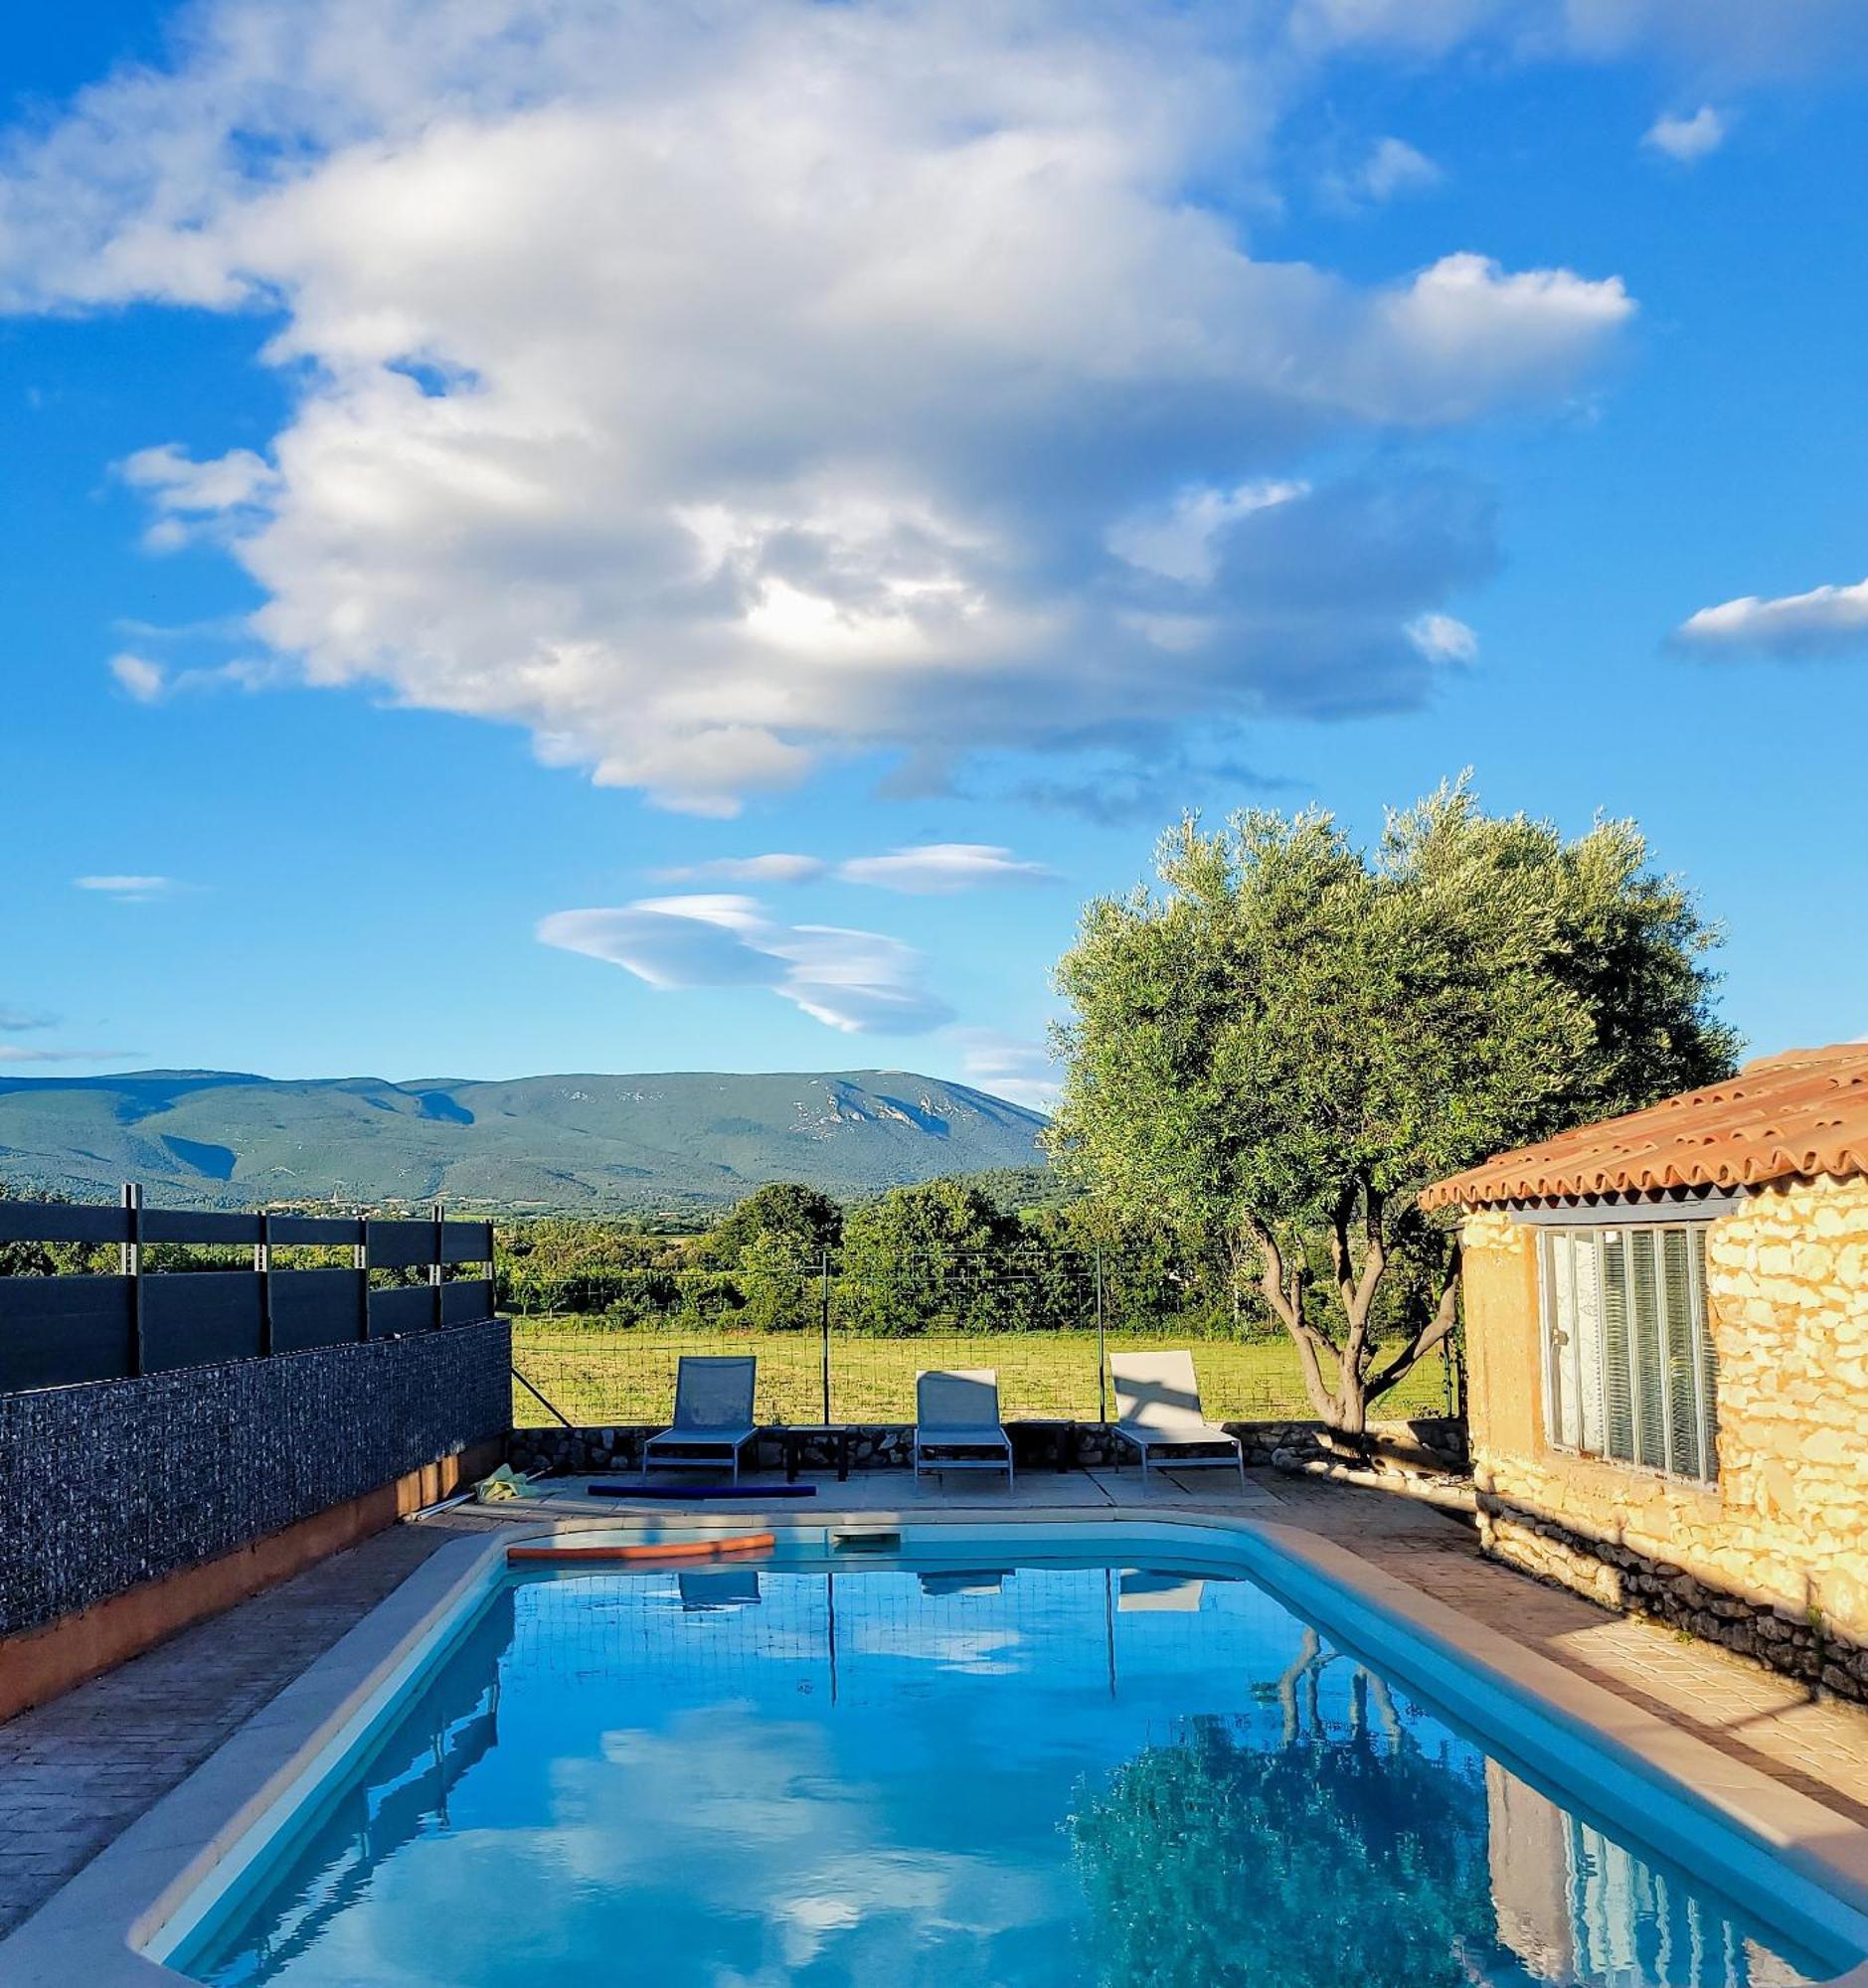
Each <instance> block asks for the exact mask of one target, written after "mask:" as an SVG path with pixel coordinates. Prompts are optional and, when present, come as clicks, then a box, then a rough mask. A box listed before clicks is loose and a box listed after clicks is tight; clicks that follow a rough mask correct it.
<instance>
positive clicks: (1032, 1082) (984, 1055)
mask: <svg viewBox="0 0 1868 1988" xmlns="http://www.w3.org/2000/svg"><path fill="white" fill-rule="evenodd" d="M946 1040H947V1041H948V1042H950V1043H952V1044H954V1045H955V1046H956V1047H957V1049H958V1050H959V1052H960V1070H961V1074H962V1075H963V1076H964V1077H965V1078H966V1080H967V1081H968V1082H969V1083H976V1084H977V1085H978V1086H979V1087H980V1089H982V1090H989V1091H991V1092H992V1093H993V1094H994V1095H995V1096H997V1097H1009V1098H1010V1099H1011V1101H1012V1102H1013V1103H1014V1104H1024V1105H1028V1106H1029V1107H1030V1108H1031V1109H1032V1110H1034V1111H1049V1110H1051V1109H1052V1107H1053V1106H1054V1105H1055V1104H1056V1103H1057V1097H1058V1089H1059V1086H1060V1084H1061V1083H1062V1080H1063V1078H1062V1074H1061V1073H1060V1072H1059V1070H1058V1067H1057V1065H1056V1063H1055V1062H1054V1061H1053V1060H1052V1057H1051V1052H1050V1050H1049V1049H1048V1048H1047V1047H1046V1046H1045V1045H1044V1044H1043V1043H1037V1042H1030V1041H1028V1040H1026V1039H1025V1038H1023V1037H1020V1036H1011V1035H1007V1034H1005V1033H1004V1032H1003V1031H1002V1030H999V1029H975V1028H952V1029H948V1030H947V1031H946Z"/></svg>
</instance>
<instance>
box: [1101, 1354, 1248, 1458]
mask: <svg viewBox="0 0 1868 1988" xmlns="http://www.w3.org/2000/svg"><path fill="white" fill-rule="evenodd" d="M1109 1374H1110V1377H1111V1378H1112V1379H1113V1381H1114V1383H1115V1420H1114V1423H1113V1424H1112V1431H1113V1433H1114V1434H1116V1435H1118V1436H1120V1437H1121V1438H1122V1440H1123V1441H1124V1442H1126V1443H1128V1444H1130V1445H1132V1447H1133V1448H1134V1449H1136V1450H1137V1451H1138V1452H1139V1453H1140V1456H1141V1481H1142V1482H1143V1483H1144V1484H1145V1483H1146V1482H1147V1481H1148V1466H1149V1465H1150V1464H1158V1463H1165V1462H1169V1461H1172V1462H1174V1463H1176V1464H1180V1465H1183V1466H1186V1467H1188V1468H1191V1467H1192V1466H1193V1465H1195V1464H1200V1463H1220V1464H1224V1465H1225V1466H1226V1468H1227V1469H1228V1470H1237V1471H1238V1472H1239V1481H1240V1483H1241V1484H1244V1483H1245V1481H1246V1455H1245V1451H1244V1449H1243V1448H1241V1446H1240V1442H1239V1438H1238V1437H1237V1436H1236V1435H1233V1434H1231V1433H1230V1432H1229V1431H1228V1430H1226V1429H1223V1428H1221V1427H1220V1425H1219V1424H1218V1423H1217V1422H1210V1421H1208V1420H1207V1418H1206V1417H1205V1416H1204V1415H1203V1414H1202V1413H1201V1412H1200V1384H1199V1382H1198V1381H1196V1380H1195V1379H1194V1374H1193V1355H1192V1354H1191V1353H1188V1352H1186V1351H1184V1350H1183V1351H1179V1352H1174V1353H1111V1354H1110V1355H1109ZM1197 1451H1205V1452H1206V1453H1205V1454H1204V1455H1202V1454H1196V1453H1195V1452H1197ZM1215 1452H1217V1454H1216V1453H1215Z"/></svg>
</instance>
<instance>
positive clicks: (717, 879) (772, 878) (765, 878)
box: [654, 850, 830, 884]
mask: <svg viewBox="0 0 1868 1988" xmlns="http://www.w3.org/2000/svg"><path fill="white" fill-rule="evenodd" d="M829 867H830V866H829V865H828V864H827V863H826V862H825V861H824V860H823V858H822V857H821V856H794V855H789V854H787V853H786V852H784V851H782V850H773V851H772V852H770V854H768V855H764V856H716V857H713V858H712V859H711V860H709V861H708V862H706V863H679V864H676V865H674V866H673V867H672V868H670V869H666V870H657V871H656V872H655V873H654V874H655V876H657V877H659V878H660V879H661V881H662V882H663V883H665V884H706V883H723V884H808V883H810V882H812V881H813V880H814V879H816V878H818V877H821V876H822V875H823V874H824V872H825V871H826V870H828V869H829Z"/></svg>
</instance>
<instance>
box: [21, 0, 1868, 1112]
mask: <svg viewBox="0 0 1868 1988" xmlns="http://www.w3.org/2000/svg"><path fill="white" fill-rule="evenodd" d="M19 11H20V12H21V13H22V14H24V13H25V10H19ZM0 63H4V74H3V77H0V84H3V86H4V90H5V92H6V98H7V114H8V117H9V122H10V135H9V137H8V139H7V141H6V144H5V149H4V152H0V479H4V483H5V489H4V498H5V506H6V515H7V516H8V518H9V520H10V521H11V527H12V528H11V530H10V531H9V533H8V534H7V537H6V541H5V548H4V551H3V552H0V562H4V565H3V567H0V572H3V573H4V581H5V585H4V595H3V596H0V597H3V598H4V609H3V610H0V615H3V618H0V669H4V684H5V692H6V706H5V709H6V727H5V732H4V735H3V736H4V745H3V746H0V753H3V758H0V769H3V778H0V835H3V836H4V839H5V848H6V852H7V854H6V861H5V863H4V865H3V866H0V900H3V903H0V911H3V912H4V917H5V929H6V930H7V931H8V932H10V933H11V934H13V940H12V943H11V944H10V945H9V946H8V947H7V948H6V950H5V952H4V954H0V1063H4V1065H5V1066H6V1067H7V1069H9V1070H10V1071H12V1072H14V1073H16V1074H21V1075H45V1076H58V1075H72V1074H80V1073H84V1072H86V1071H89V1070H95V1069H107V1068H122V1067H132V1066H139V1065H144V1066H146V1065H162V1066H213V1067H222V1068H239V1069H250V1070H257V1071H261V1072H265V1073H268V1074H273V1075H279V1076H303V1075H335V1074H350V1073H370V1074H375V1075H383V1076H390V1077H418V1076H432V1075H457V1076H479V1075H484V1076H493V1075H502V1074H506V1075H511V1074H520V1073H527V1072H534V1071H545V1070H590V1069H607V1070H643V1069H669V1068H727V1069H770V1068H826V1067H859V1066H871V1065H884V1066H905V1067H909V1068H915V1069H922V1070H927V1071H932V1072H934V1073H936V1074H940V1075H946V1076H954V1077H972V1078H973V1079H974V1080H977V1081H981V1082H983V1083H985V1084H986V1085H987V1086H988V1087H998V1088H1002V1089H1005V1090H1007V1091H1008V1092H1010V1093H1011V1094H1015V1095H1020V1096H1025V1097H1033V1098H1041V1097H1042V1095H1043V1090H1042V1086H1043V1083H1044V1081H1045V1077H1046V1072H1045V1070H1044V1068H1043V1065H1042V1061H1041V1059H1040V1057H1039V1056H1038V1054H1037V1052H1036V1050H1035V1047H1034V1046H1035V1045H1036V1044H1037V1043H1038V1041H1039V1040H1040V1038H1041V1037H1042V1033H1043V1029H1044V1025H1045V1023H1046V1021H1047V1019H1048V1018H1049V1017H1050V1016H1051V1015H1052V1014H1053V1013H1054V1003H1053V1000H1052V996H1051V993H1050V989H1049V982H1048V975H1049V969H1050V966H1051V964H1052V962H1053V961H1054V960H1055V958H1056V956H1057V954H1058V953H1059V952H1060V950H1061V949H1062V948H1063V947H1064V946H1065V945H1066V944H1067V943H1068V941H1069V938H1070V934H1071V931H1072V928H1073V925H1074V923H1075V919H1076V915H1077V911H1078V907H1079V906H1080V904H1081V903H1082V901H1083V900H1084V899H1085V898H1086V897H1088V896H1090V895H1093V894H1096V893H1100V892H1104V891H1111V890H1119V889H1122V888H1125V887H1126V886H1127V885H1129V884H1131V883H1133V882H1134V881H1136V880H1137V879H1139V878H1140V877H1142V876H1143V875H1145V874H1146V871H1147V868H1148V861H1149V854H1150V850H1151V846H1152V844H1153V841H1154V839H1155V836H1156V835H1157V833H1158V832H1159V831H1160V830H1161V828H1163V827H1164V826H1165V825H1166V824H1167V823H1168V822H1169V821H1171V820H1172V819H1173V818H1174V817H1175V816H1176V814H1177V813H1178V811H1179V810H1180V808H1181V807H1182V806H1184V805H1194V806H1198V807H1200V808H1201V809H1202V810H1204V811H1205V812H1206V813H1207V814H1208V816H1209V817H1217V816H1220V815H1223V814H1224V813H1225V812H1226V811H1228V810H1229V809H1231V808H1232V807H1235V806H1239V805H1247V804H1253V803H1257V802H1261V801H1268V800H1269V801H1272V802H1274V803H1276V804H1278V805H1293V806H1294V805H1298V804H1301V803H1304V802H1307V801H1318V802H1321V803H1323V804H1325V805H1327V806H1330V807H1332V808H1334V809H1336V810H1338V811H1339V812H1340V813H1341V814H1342V815H1343V816H1344V817H1345V818H1346V819H1347V820H1348V821H1349V822H1350V823H1351V824H1353V825H1354V826H1355V828H1356V829H1357V830H1358V831H1361V832H1373V831H1374V830H1376V829H1377V828H1378V827H1379V823H1380V818H1381V810H1382V808H1383V807H1384V805H1386V804H1391V803H1400V802H1405V801H1407V800H1409V799H1411V798H1412V797H1414V796H1415V795H1417V794H1418V793H1420V792H1422V791H1424V790H1426V789H1428V788H1430V787H1432V786H1433V785H1434V784H1436V783H1437V782H1438V781H1439V780H1441V779H1442V778H1443V777H1446V776H1448V775H1451V774H1454V773H1456V772H1458V771H1459V769H1460V768H1462V767H1464V766H1468V765H1469V766H1471V767H1472V768H1473V769H1474V771H1475V775H1476V779H1477V783H1478V787H1479V790H1480V793H1481V795H1482V797H1483V798H1484V800H1485V801H1486V802H1487V803H1488V804H1489V805H1491V806H1493V807H1496V808H1524V809H1527V810H1530V811H1532V812H1534V813H1538V814H1547V815H1550V816H1552V817H1554V818H1555V819H1556V820H1557V821H1558V822H1559V823H1560V824H1562V825H1563V826H1564V827H1565V828H1566V829H1569V830H1580V829H1582V828H1584V827H1586V826H1587V825H1588V823H1589V821H1590V820H1591V818H1592V817H1593V816H1594V815H1595V813H1596V812H1597V811H1598V810H1606V811H1609V812H1612V813H1616V814H1620V813H1628V814H1633V815H1634V816H1636V817H1637V818H1638V819H1639V820H1640V822H1641V823H1642V825H1643V826H1644V828H1645V829H1646V830H1647V832H1648V834H1649V837H1650V840H1651V843H1652V847H1653V851H1654V854H1655V858H1656V861H1657V862H1658V863H1659V864H1660V865H1661V866H1663V867H1665V868H1668V869H1673V870H1677V871H1679V872H1682V873H1684V875H1685V876H1686V877H1687V878H1688V879H1689V880H1690V881H1691V882H1692V884H1693V885H1694V886H1695V887H1696V888H1697V889H1698V891H1699V892H1700V894H1701V896H1702V899H1703V902H1704V905H1705V907H1706V909H1707V910H1708V911H1710V912H1711V913H1712V914H1714V915H1716V916H1717V917H1719V918H1721V919H1723V920H1724V921H1725V923H1726V925H1727V926H1728V929H1729V932H1730V942H1729V944H1728V946H1727V948H1726V951H1725V954H1724V957H1723V966H1724V970H1725V973H1726V975H1727V979H1726V984H1725V988H1724V1000H1725V1004H1726V1007H1727V1010H1728V1012H1729V1014H1730V1015H1731V1017H1732V1019H1733V1020H1734V1021H1735V1022H1736V1024H1737V1025H1738V1026H1739V1027H1740V1029H1741V1030H1743V1031H1744V1033H1745V1034H1746V1036H1747V1037H1748V1038H1749V1039H1750V1041H1751V1042H1752V1044H1753V1045H1754V1046H1755V1047H1756V1048H1758V1049H1760V1050H1769V1049H1776V1048H1782V1047H1786V1046H1788V1045H1790V1044H1793V1043H1804V1042H1815V1041H1832V1040H1837V1039H1840V1038H1844V1037H1852V1036H1859V1035H1861V1034H1863V1033H1864V1031H1868V998H1865V997H1864V995H1863V993H1862V989H1863V986H1864V984H1868V934H1865V932H1864V927H1863V920H1862V919H1861V918H1860V917H1859V916H1858V915H1857V913H1856V908H1857V907H1858V906H1859V903H1860V901H1861V897H1862V882H1863V876H1862V868H1863V866H1862V861H1861V856H1860V831H1859V827H1858V821H1857V817H1858V814H1859V805H1858V796H1859V794H1860V791H1861V772H1860V766H1861V760H1862V746H1863V741H1864V738H1865V737H1868V672H1865V669H1864V663H1865V660H1868V588H1864V587H1863V574H1864V572H1865V571H1868V552H1865V551H1864V540H1865V539H1868V518H1865V517H1864V511H1865V509H1868V500H1865V497H1864V484H1863V479H1862V476H1861V472H1860V458H1861V445H1862V437H1863V434H1864V432H1865V430H1868V373H1865V371H1864V368H1863V366H1862V363H1861V358H1860V336H1859V327H1860V325H1861V323H1862V321H1863V311H1864V304H1868V298H1865V297H1864V295H1863V291H1864V288H1865V287H1868V254H1865V253H1864V248H1868V245H1865V244H1864V242H1863V234H1864V229H1865V228H1868V223H1865V222H1864V219H1863V216H1862V212H1861V202H1860V189H1861V187H1862V186H1863V185H1864V184H1868V119H1865V118H1864V117H1863V116H1862V114H1861V113H1862V94H1863V88H1864V85H1865V84H1868V18H1864V17H1863V15H1862V13H1861V10H1860V9H1859V8H1856V7H1852V6H1848V5H1845V4H1840V0H1836V4H1828V3H1827V0H1798V4H1787V5H1783V6H1780V7H1778V8H1774V9H1772V10H1768V14H1761V13H1760V11H1759V10H1757V9H1755V8H1752V7H1749V6H1741V5H1739V4H1737V0H1731V3H1730V4H1726V0H1696V4H1694V5H1691V6H1689V5H1687V4H1685V0H1679V4H1673V0H1616V4H1614V5H1613V6H1609V5H1607V4H1604V0H1567V4H1566V0H1550V4H1541V0H1498V4H1492V0H1412V4H1409V5H1407V6H1403V5H1401V4H1400V0H1283V4H1276V5H1274V4H1271V0H1266V4H1263V5H1256V6H1243V7H1240V6H1235V7H1229V8H1227V9H1225V10H1214V11H1213V12H1211V13H1207V12H1203V11H1202V10H1201V9H1199V8H1197V7H1177V8H1172V9H1168V8H1147V7H1141V6H1123V5H1101V6H1076V7H1064V6H1049V5H1042V4H1036V0H1032V4H1015V3H1014V0H1004V4H995V5H986V4H979V5H971V4H955V5H950V6H943V7H941V8H937V9H935V8H922V9H917V8H912V7H904V6H888V7H884V6H875V5H871V4H861V0H858V3H857V4H851V5H848V6H844V7H838V8H826V7H807V6H799V5H791V4H783V0H745V4H739V5H719V6H709V7H704V8H696V9H691V10H689V9H683V10H677V9H672V8H665V7H659V8H651V7H647V6H640V7H638V6H632V5H628V4H614V0H603V4H597V0H550V4H546V0H531V4H527V0H477V4H476V5H474V6H472V7H452V8H441V7H438V6H435V5H430V4H424V0H373V4H371V5H369V6H365V5H363V4H362V0H292V4H290V5H286V4H283V0H280V4H252V0H223V3H222V4H217V5H208V6H205V7H194V8H168V7H161V6H153V5H131V4H122V5H116V6H110V5H95V6H92V7H89V8H86V9H84V10H80V11H79V17H78V18H77V19H76V20H75V21H71V20H64V19H59V18H56V17H55V16H53V15H51V14H48V13H46V12H45V11H44V10H36V11H35V13H34V15H33V17H32V18H30V19H27V18H22V19H19V20H14V21H10V22H9V24H8V25H7V26H6V28H5V29H4V30H0ZM139 65H140V67H139ZM1851 589H1860V590H1854V591H1852V590H1851ZM899 852H911V853H910V854H909V855H908V856H907V857H899V856H898V853H899ZM773 856H783V857H788V858H791V859H794V860H792V861H790V862H788V863H772V862H769V861H768V862H764V863H756V864H752V865H751V867H750V868H749V867H748V863H749V859H754V858H761V857H764V858H770V857H773ZM877 859H883V860H881V861H878V860H877ZM80 880H91V881H90V884H89V885H85V884H83V883H81V881H80ZM99 880H102V887H101V888H99V887H98V882H99ZM112 880H114V883H113V882H112Z"/></svg>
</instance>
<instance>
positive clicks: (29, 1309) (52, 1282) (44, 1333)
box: [0, 1238, 194, 1394]
mask: <svg viewBox="0 0 1868 1988" xmlns="http://www.w3.org/2000/svg"><path fill="white" fill-rule="evenodd" d="M33 1240H35V1241H39V1240H41V1239H38V1238H35V1239H33ZM188 1281H189V1282H191V1283H192V1282H193V1281H194V1279H193V1278H190V1279H189V1280H188ZM130 1284H131V1279H130V1278H128V1277H0V1394H8V1393H11V1392H13V1391H14V1390H16V1389H21V1388H57V1387H64V1386H65V1385H67V1384H68V1383H70V1382H75V1381H111V1380H115V1379H116V1378H117V1376H119V1375H121V1374H127V1373H128V1372H129V1371H130V1368H131V1365H132V1364H133V1361H134V1354H135V1348H134V1342H133V1338H132V1329H133V1317H132V1314H131V1311H130Z"/></svg>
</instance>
